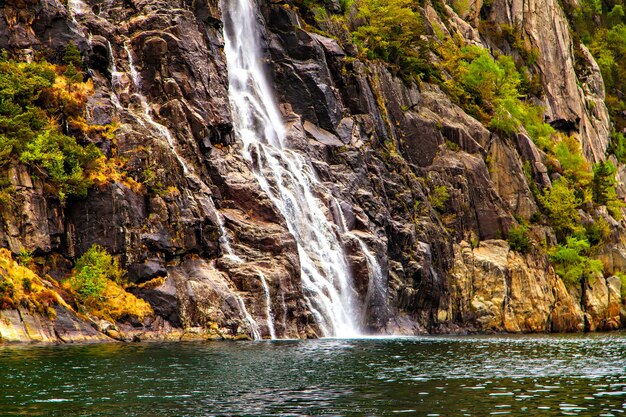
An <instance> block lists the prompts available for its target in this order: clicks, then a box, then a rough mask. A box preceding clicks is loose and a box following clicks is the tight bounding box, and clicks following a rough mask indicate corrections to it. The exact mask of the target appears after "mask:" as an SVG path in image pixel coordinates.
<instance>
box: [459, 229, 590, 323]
mask: <svg viewBox="0 0 626 417" xmlns="http://www.w3.org/2000/svg"><path fill="white" fill-rule="evenodd" d="M455 252H456V253H457V257H456V265H455V268H454V272H453V276H454V279H453V281H452V298H453V301H452V302H451V306H453V307H452V308H451V309H450V312H449V313H448V317H452V318H456V319H457V320H459V321H460V322H461V323H475V326H476V328H477V330H481V331H506V332H543V331H550V330H558V331H576V330H581V329H582V327H583V317H582V313H581V311H580V308H578V306H576V305H575V304H573V302H572V300H571V298H570V297H569V296H568V294H567V292H566V291H563V290H564V288H563V287H562V283H561V282H560V280H558V279H557V278H556V277H555V276H554V275H553V274H550V273H549V274H546V273H545V271H546V268H547V265H546V263H545V260H540V259H537V260H534V259H531V258H530V257H526V258H523V257H521V256H520V255H519V254H516V253H514V252H512V251H511V250H510V248H509V245H508V244H507V243H506V242H503V241H483V242H481V243H480V246H479V247H478V248H475V249H472V248H471V246H470V245H469V244H467V243H461V245H457V246H456V247H455ZM537 261H539V262H537ZM555 288H557V289H558V290H557V291H554V290H553V289H555ZM455 306H458V307H456V308H455Z"/></svg>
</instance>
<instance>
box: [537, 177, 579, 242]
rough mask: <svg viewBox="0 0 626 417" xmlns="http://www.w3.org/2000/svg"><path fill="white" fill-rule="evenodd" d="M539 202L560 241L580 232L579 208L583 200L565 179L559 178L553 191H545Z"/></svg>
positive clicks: (554, 184) (553, 186)
mask: <svg viewBox="0 0 626 417" xmlns="http://www.w3.org/2000/svg"><path fill="white" fill-rule="evenodd" d="M539 200H540V202H541V204H542V206H543V207H544V209H545V210H546V211H547V213H548V219H549V220H550V225H551V226H552V227H553V228H554V230H555V232H556V234H557V237H558V238H559V240H560V241H563V240H565V238H566V237H567V236H570V235H571V234H572V233H574V232H576V231H580V229H581V226H580V225H579V222H580V215H579V214H578V206H579V205H580V204H581V200H580V199H579V198H577V197H576V194H575V193H574V191H573V190H572V189H571V188H570V185H569V183H568V181H567V179H565V178H559V179H558V180H557V181H554V183H553V184H552V189H549V190H545V191H544V193H543V195H540V196H539Z"/></svg>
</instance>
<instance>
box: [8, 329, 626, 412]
mask: <svg viewBox="0 0 626 417" xmlns="http://www.w3.org/2000/svg"><path fill="white" fill-rule="evenodd" d="M625 411H626V335H625V334H623V333H622V334H611V335H582V336H524V337H522V336H518V337H473V338H453V337H444V338H415V339H377V340H319V341H286V342H249V343H193V344H191V343H190V344H141V345H121V344H120V345H98V346H70V347H67V346H66V347H3V348H0V415H2V416H11V415H21V416H40V415H41V416H79V415H83V416H270V415H282V416H318V415H324V416H396V415H408V416H411V415H413V416H488V415H500V414H508V415H514V416H518V415H528V416H557V415H579V416H614V415H615V416H621V415H626V413H625Z"/></svg>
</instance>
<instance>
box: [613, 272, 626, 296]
mask: <svg viewBox="0 0 626 417" xmlns="http://www.w3.org/2000/svg"><path fill="white" fill-rule="evenodd" d="M615 275H616V276H617V277H619V279H620V281H621V282H622V287H621V291H620V292H621V295H622V303H624V301H626V274H625V273H623V272H621V271H619V272H616V273H615Z"/></svg>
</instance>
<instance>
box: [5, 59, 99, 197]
mask: <svg viewBox="0 0 626 417" xmlns="http://www.w3.org/2000/svg"><path fill="white" fill-rule="evenodd" d="M70 55H72V54H70ZM70 65H72V64H70ZM65 71H67V69H66V67H64V66H56V65H52V64H50V63H48V62H45V61H41V62H32V63H26V62H17V61H14V60H12V59H8V57H7V55H6V53H4V54H2V55H1V56H0V171H2V170H3V169H4V170H6V167H7V166H8V164H9V163H10V162H11V161H20V162H22V163H25V164H27V165H28V166H29V167H31V169H32V170H33V173H34V174H35V175H36V176H38V177H40V178H42V179H44V180H45V181H46V182H47V183H48V184H49V185H50V186H51V187H52V188H53V189H54V190H55V191H56V192H57V193H58V195H59V196H60V197H61V199H64V198H66V197H68V196H77V197H84V196H85V195H86V193H87V189H88V188H89V187H90V186H91V181H90V180H89V178H88V175H87V172H88V171H89V170H91V169H93V164H94V161H96V160H97V159H98V158H99V157H100V156H101V153H100V151H99V150H98V149H97V148H96V147H95V146H94V145H91V144H82V143H80V142H79V141H78V140H77V139H76V137H75V136H83V137H84V136H85V134H87V133H89V132H86V131H85V129H82V128H81V127H85V126H87V124H86V122H85V118H84V112H85V104H86V100H87V97H88V96H89V95H90V94H91V93H92V92H93V85H92V84H91V82H90V81H88V82H86V83H83V82H82V74H80V73H78V72H76V74H74V77H73V79H71V80H70V79H67V78H66V77H65V76H63V75H61V74H62V73H63V72H65ZM70 86H71V88H70ZM62 127H63V128H62ZM103 129H104V128H103Z"/></svg>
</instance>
